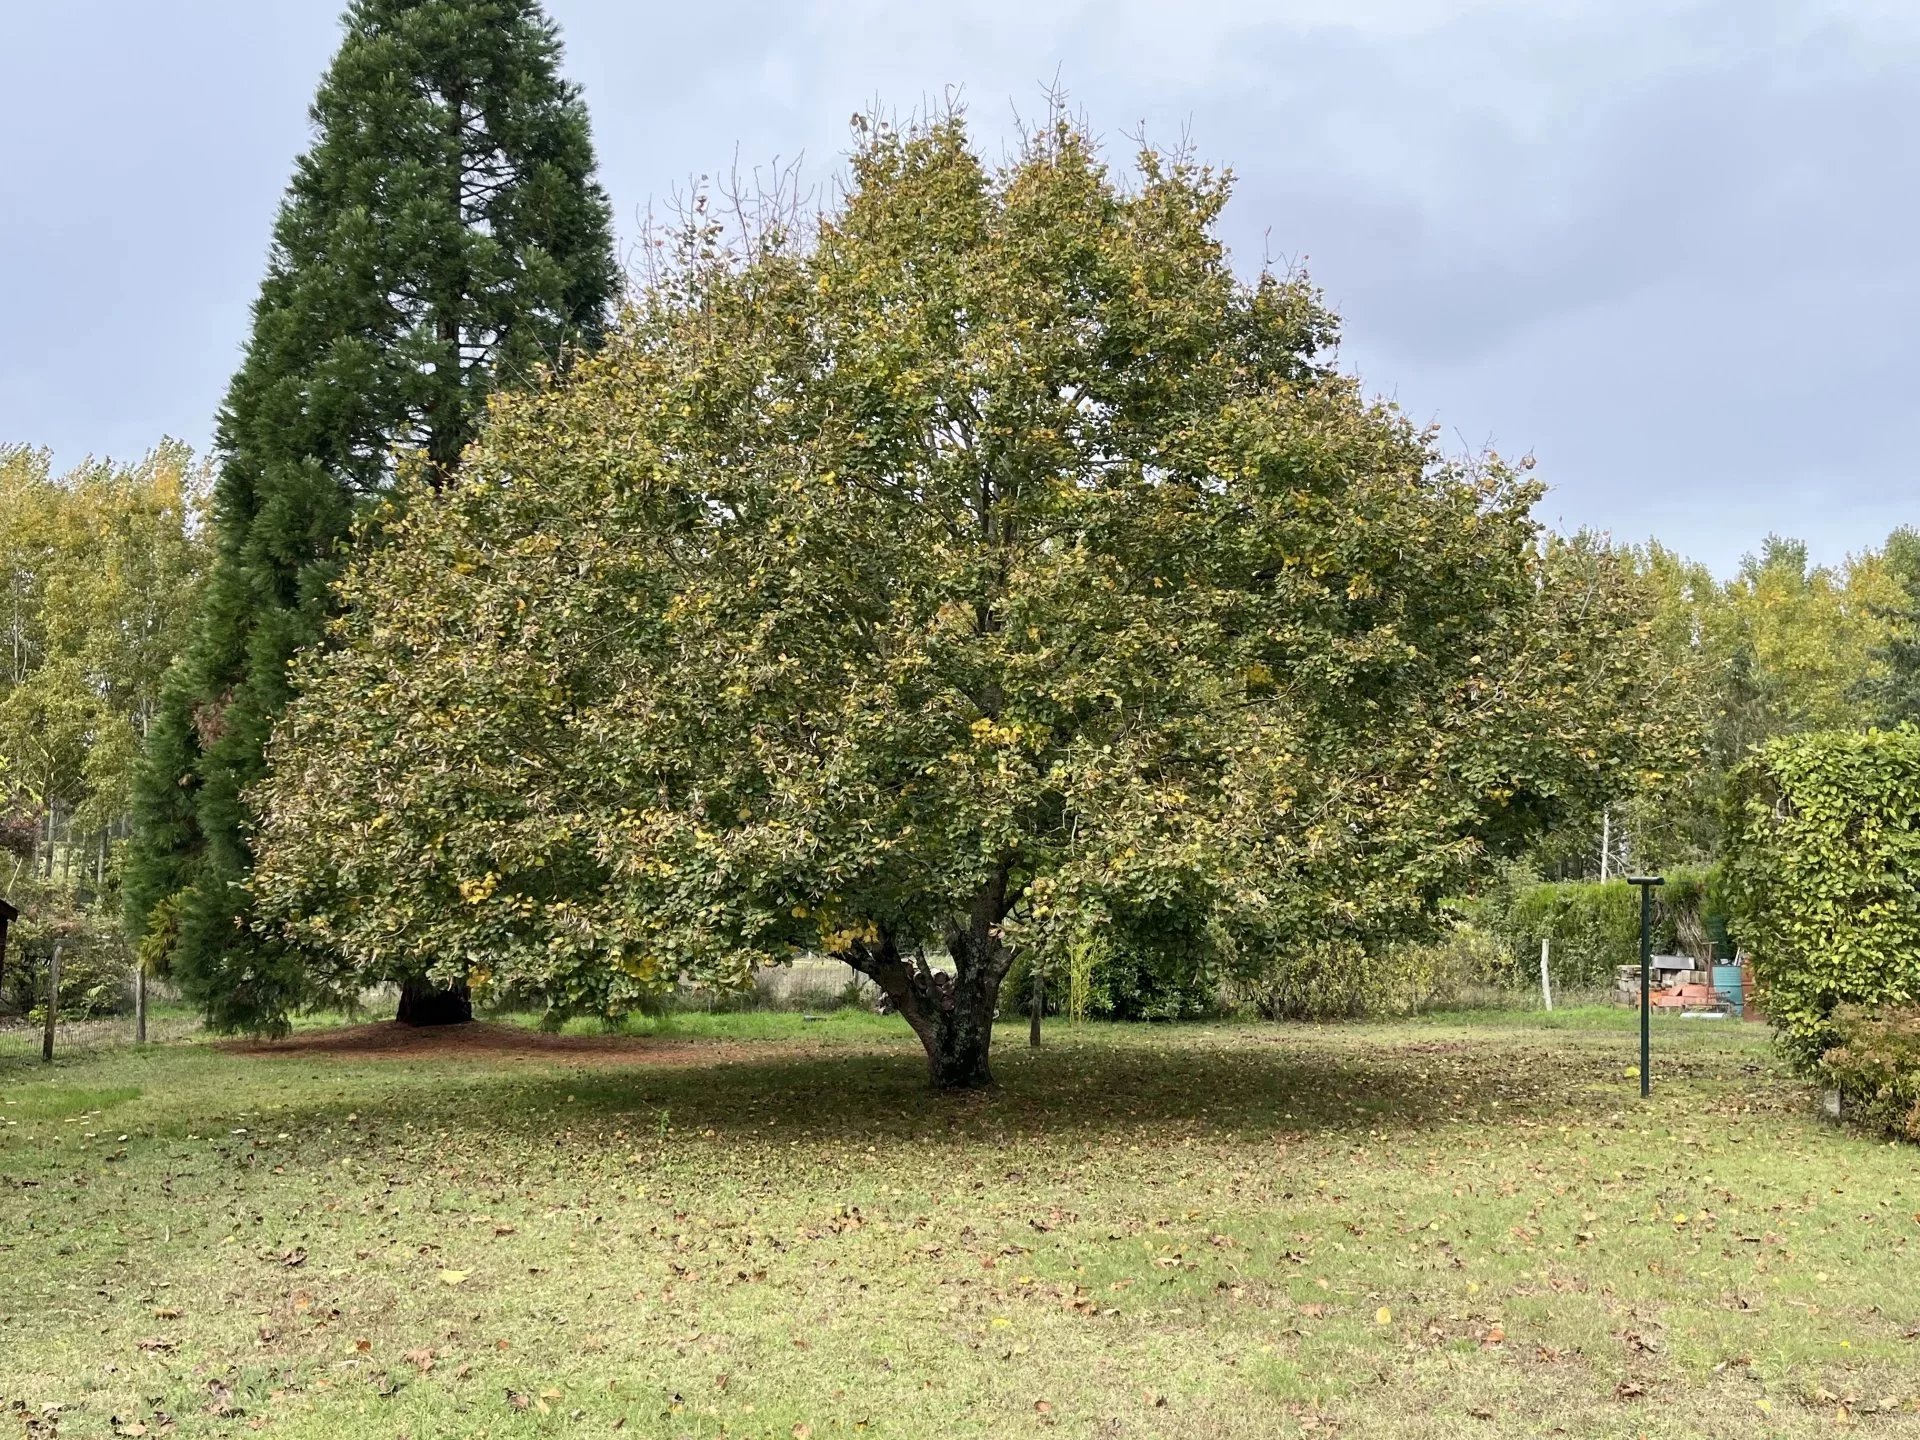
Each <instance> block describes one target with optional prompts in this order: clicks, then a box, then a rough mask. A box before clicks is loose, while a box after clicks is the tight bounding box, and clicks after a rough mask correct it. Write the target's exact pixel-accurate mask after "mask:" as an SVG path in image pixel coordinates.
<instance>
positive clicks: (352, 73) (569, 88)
mask: <svg viewBox="0 0 1920 1440" xmlns="http://www.w3.org/2000/svg"><path fill="white" fill-rule="evenodd" d="M344 28H345V37H344V39H343V41H342V43H341V46H340V49H339V51H338V53H337V54H336V55H335V57H334V59H333V63H332V65H331V68H330V69H329V70H328V72H327V75H326V78H325V79H324V81H323V82H322V83H321V86H320V89H319V93H318V95H317V96H316V98H315V100H314V102H313V106H312V110H311V119H312V124H313V130H314V139H313V144H312V148H311V149H309V150H308V151H307V152H306V154H304V155H303V156H301V157H300V159H299V161H298V162H297V164H296V166H295V169H294V174H293V179H292V181H291V183H290V184H289V186H288V188H287V192H286V195H285V197H284V199H283V200H282V203H281V206H280V211H279V216H278V219H277V221H276V222H275V225H274V232H273V245H272V250H271V254H270V258H269V261H268V266H267V274H266V278H265V279H264V281H263V282H262V284H261V287H260V293H259V297H258V299H257V300H256V301H255V303H254V307H253V328H252V334H251V337H250V339H249V341H248V344H247V348H246V353H245V357H244V359H243V361H242V363H241V366H240V369H239V371H238V372H237V373H236V374H235V375H234V377H233V380H232V382H231V385H230V388H229V389H228V392H227V396H226V401H225V404H224V406H223V408H222V410H221V414H220V420H219V428H218V437H217V443H218V452H219V459H220V473H219V477H218V480H217V483H216V487H215V495H214V517H215V522H216V525H217V530H218V551H217V555H216V560H215V565H214V569H213V573H212V576H211V580H210V583H209V587H208V595H207V599H206V604H205V610H204V613H203V615H202V617H201V620H200V624H199V628H198V633H197V635H196V636H195V638H194V641H193V643H192V645H191V646H190V648H189V650H188V652H187V653H186V654H185V655H184V656H183V657H182V660H181V662H180V664H179V665H178V666H177V667H176V669H175V671H174V673H173V674H172V676H171V678H170V681H169V684H168V686H167V690H166V696H165V702H164V705H163V708H162V712H161V714H160V715H159V717H158V719H157V722H156V724H155V726H154V729H153V732H152V734H151V736H150V739H149V745H148V749H147V755H146V763H145V766H144V770H143V774H142V777H141V783H140V784H139V786H138V793H137V795H136V805H135V813H136V821H137V825H138V830H137V834H136V837H135V843H134V847H133V853H132V855H131V857H130V863H129V869H128V876H127V885H126V895H127V904H128V910H129V921H130V924H131V927H132V928H133V930H134V931H135V933H136V934H142V933H144V932H145V931H146V930H147V928H148V926H149V924H150V922H155V921H156V920H157V921H158V922H159V923H164V925H165V926H166V927H167V928H168V930H169V931H170V932H171V933H173V934H174V935H175V937H176V938H175V940H174V943H173V944H172V946H171V947H170V964H171V973H172V975H173V976H174V978H175V979H176V980H177V981H178V982H179V983H180V984H181V986H182V988H183V989H184V990H185V991H186V993H188V994H189V995H190V996H191V997H193V998H194V999H195V1000H196V1001H198V1002H199V1003H200V1004H201V1005H202V1006H203V1007H204V1009H205V1011H206V1014H207V1018H208V1020H209V1022H210V1023H211V1024H212V1025H213V1026H215V1027H216V1028H219V1029H227V1030H232V1029H249V1030H255V1031H275V1030H279V1029H283V1028H284V1027H285V1024H286V1019H287V1016H288V1014H289V1012H290V1010H291V1009H292V1008H293V1007H294V1006H295V1005H297V1004H298V1003H299V1001H300V1000H301V998H302V997H303V995H304V994H305V993H306V985H305V975H304V962H303V958H302V956H301V955H300V954H299V953H298V952H297V951H295V950H292V949H289V948H288V947H287V946H286V944H285V943H284V942H283V941H281V940H278V939H276V938H275V937H274V936H273V935H271V934H269V933H267V932H266V931H265V930H263V929H261V928H260V927H258V926H256V925H255V924H254V921H253V914H252V899H251V890H250V880H251V872H252V866H253V856H252V841H251V820H252V817H251V815H250V813H249V805H248V799H247V791H248V788H249V787H250V786H252V785H253V784H254V783H255V782H256V781H257V780H258V779H259V778H260V777H261V776H262V774H263V773H264V769H265V762H264V758H263V757H264V751H265V747H266V744H267V741H268V739H269V736H270V734H271V732H272V730H273V727H274V723H275V720H276V718H277V717H278V716H279V714H280V712H281V710H282V709H283V707H284V706H285V705H286V703H287V701H288V699H289V698H290V694H291V689H290V683H289V672H288V666H289V662H290V661H291V660H292V659H293V658H294V657H295V656H296V655H297V654H299V653H300V652H301V651H303V650H307V649H309V648H311V647H313V646H315V645H316V644H318V643H319V642H320V640H321V637H322V634H323V630H324V627H325V623H326V620H327V617H328V614H329V611H330V609H331V608H332V599H331V589H332V585H333V582H334V580H335V578H336V576H337V574H338V572H339V569H340V566H341V564H342V561H343V558H344V554H345V552H346V550H347V548H348V543H349V540H350V537H351V535H352V533H353V531H354V528H355V526H356V523H357V522H360V521H362V520H363V519H364V518H365V512H367V511H369V510H370V508H371V507H373V506H374V505H375V504H376V503H377V502H378V501H379V500H380V499H381V498H382V497H384V496H386V495H387V494H388V493H389V491H390V489H391V488H392V486H393V485H394V483H395V481H396V478H397V475H398V474H399V473H400V472H402V471H405V470H408V469H410V468H417V469H418V470H419V471H420V472H422V473H423V474H424V475H425V477H426V479H427V481H428V483H429V484H432V485H436V486H438V485H445V484H446V483H448V482H449V481H450V480H451V479H452V477H453V475H454V473H455V472H456V470H457V467H458V466H459V464H460V457H461V453H462V451H463V450H464V448H465V447H466V445H467V444H468V443H469V441H471V440H472V439H473V437H474V435H475V433H476V430H477V428H478V425H479V422H480V419H481V417H482V415H483V413H484V411H485V408H486V404H487V397H488V395H489V394H490V393H491V392H493V391H494V390H496V389H498V388H501V387H513V386H524V385H533V384H537V383H539V380H540V377H542V376H543V375H544V374H546V373H550V372H552V371H555V370H558V369H560V368H562V367H564V366H565V365H566V364H567V361H568V357H569V356H570V355H572V354H573V353H575V352H577V351H579V350H581V349H587V348H592V347H594V346H596V345H597V344H598V342H599V340H600V337H601V331H602V327H603V325H604V323H605V318H606V313H607V309H608V303H609V299H610V297H611V295H612V292H613V289H614V285H615V264H614V258H613V247H612V238H611V232H612V226H611V216H610V210H609V206H608V203H607V199H606V195H605V193H604V192H603V191H602V190H601V188H600V187H599V185H598V184H597V183H596V181H595V179H594V155H593V148H592V142H591V138H590V135H589V128H588V120H587V111H586V107H585V105H584V103H583V102H582V100H581V96H580V92H579V89H578V87H577V86H575V85H573V84H570V83H569V82H567V81H565V80H563V79H562V78H561V76H560V74H559V66H560V59H561V46H560V41H559V36H558V33H557V31H556V29H555V27H554V25H553V24H552V22H551V21H550V20H548V19H547V17H546V16H545V14H544V13H543V11H542V9H541V6H540V5H539V4H538V3H537V0H356V3H354V4H353V5H352V6H351V7H350V8H349V9H348V11H347V13H346V17H345V21H344ZM371 528H372V527H369V533H370V534H371ZM376 538H377V537H376ZM156 912H158V914H157V916H156ZM401 981H402V999H401V1005H400V1018H401V1019H403V1020H409V1021H413V1022H416V1023H437V1022H444V1021H452V1020H460V1019H466V1018H469V1016H470V1014H471V1008H470V1004H469V1002H468V999H467V993H466V988H465V986H464V984H461V983H460V982H459V981H458V979H457V977H456V978H455V979H454V980H453V981H452V983H450V984H448V983H442V984H441V985H438V986H435V985H430V984H429V983H428V982H427V981H426V980H425V978H424V976H421V977H401Z"/></svg>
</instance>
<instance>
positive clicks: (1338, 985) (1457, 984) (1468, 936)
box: [1235, 924, 1499, 1020]
mask: <svg viewBox="0 0 1920 1440" xmlns="http://www.w3.org/2000/svg"><path fill="white" fill-rule="evenodd" d="M1498 961H1499V950H1498V946H1497V944H1496V942H1495V941H1494V940H1493V938H1492V937H1491V936H1489V935H1487V934H1486V933H1485V932H1484V931H1481V930H1479V929H1477V928H1475V927H1474V926H1472V925H1466V924H1461V925H1456V926H1454V927H1453V928H1451V929H1450V930H1448V931H1446V932H1444V933H1443V934H1442V935H1441V936H1440V937H1439V938H1438V939H1436V940H1433V941H1430V942H1424V943H1423V942H1405V943H1402V944H1398V945H1392V946H1387V947H1384V948H1381V949H1377V950H1368V949H1366V948H1363V947H1361V946H1359V945H1353V944H1339V943H1330V944H1321V945H1309V946H1302V947H1300V948H1299V949H1298V950H1295V951H1293V952H1291V953H1290V954H1289V955H1288V956H1286V957H1285V958H1284V960H1281V961H1278V962H1276V963H1274V964H1272V965H1271V966H1269V967H1268V969H1267V970H1266V971H1265V972H1264V973H1262V974H1260V975H1258V976H1257V977H1255V978H1252V979H1249V980H1243V981H1242V982H1240V984H1239V985H1237V986H1236V987H1235V992H1236V994H1237V996H1238V998H1240V999H1242V1000H1244V1001H1245V1003H1247V1004H1250V1005H1251V1006H1252V1007H1253V1008H1254V1010H1255V1011H1256V1012H1257V1013H1258V1014H1260V1015H1261V1016H1262V1017H1263V1018H1265V1019H1268V1020H1357V1019H1361V1018H1363V1017H1366V1016H1381V1015H1408V1014H1414V1013H1417V1012H1419V1011H1423V1010H1431V1009H1435V1008H1438V1007H1444V1006H1446V1005H1451V1004H1454V1003H1456V1002H1457V1001H1458V1000H1459V998H1460V995H1461V993H1462V991H1464V990H1465V989H1466V988H1467V987H1468V986H1469V985H1472V984H1474V983H1475V982H1476V981H1484V980H1485V979H1487V978H1488V977H1489V975H1490V973H1491V972H1492V970H1493V969H1494V968H1495V967H1497V965H1498Z"/></svg>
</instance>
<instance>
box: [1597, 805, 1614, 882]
mask: <svg viewBox="0 0 1920 1440" xmlns="http://www.w3.org/2000/svg"><path fill="white" fill-rule="evenodd" d="M1612 860H1613V808H1612V807H1611V806H1604V807H1602V809H1601V811H1600V878H1601V879H1602V880H1605V879H1606V878H1607V867H1608V865H1609V864H1610V863H1611V861H1612Z"/></svg>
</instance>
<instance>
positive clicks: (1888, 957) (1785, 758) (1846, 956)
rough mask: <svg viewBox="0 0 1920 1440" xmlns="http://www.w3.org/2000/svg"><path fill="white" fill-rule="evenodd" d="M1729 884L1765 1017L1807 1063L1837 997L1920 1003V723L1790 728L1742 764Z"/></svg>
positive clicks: (1820, 1048)
mask: <svg viewBox="0 0 1920 1440" xmlns="http://www.w3.org/2000/svg"><path fill="white" fill-rule="evenodd" d="M1732 805H1733V809H1732V812H1731V813H1730V815H1729V822H1730V823H1729V825H1728V827H1727V828H1728V843H1729V855H1728V863H1727V871H1728V891H1729V895H1730V898H1731V900H1732V903H1733V907H1734V912H1735V915H1736V917H1737V918H1738V921H1739V926H1740V934H1741V937H1742V940H1743V942H1744V943H1745V944H1746V946H1747V947H1748V948H1749V950H1750V951H1751V952H1752V958H1753V961H1754V964H1755V968H1756V971H1757V976H1758V979H1759V981H1760V985H1761V990H1762V994H1763V996H1764V997H1765V1003H1766V1006H1767V1011H1768V1014H1769V1015H1770V1016H1771V1018H1772V1020H1773V1022H1774V1025H1775V1027H1776V1029H1777V1031H1778V1033H1779V1035H1780V1038H1781V1040H1782V1043H1783V1044H1784V1045H1785V1046H1786V1048H1787V1050H1788V1052H1789V1053H1790V1054H1791V1055H1792V1056H1793V1057H1794V1059H1795V1060H1796V1061H1797V1062H1798V1063H1800V1064H1801V1065H1802V1066H1803V1067H1805V1068H1808V1069H1812V1068H1814V1067H1815V1066H1816V1065H1817V1064H1818V1063H1819V1061H1820V1057H1821V1056H1822V1055H1823V1054H1824V1053H1825V1052H1827V1051H1828V1050H1830V1049H1832V1048H1833V1047H1835V1046H1836V1045H1838V1044H1840V1043H1841V1042H1842V1039H1843V1036H1842V1034H1841V1030H1840V1028H1839V1026H1838V1025H1837V1023H1836V1019H1835V1017H1836V1013H1837V1012H1838V1010H1839V1008H1840V1007H1841V1006H1843V1005H1849V1004H1853V1005H1865V1006H1873V1007H1891V1008H1897V1007H1901V1006H1910V1005H1914V1004H1916V1003H1920V730H1916V729H1913V728H1910V727H1902V728H1901V729H1899V730H1867V731H1861V732H1833V733H1828V734H1813V735H1795V736H1788V737H1784V738H1781V739H1777V740H1773V741H1770V742H1769V743H1768V744H1767V745H1765V746H1764V747H1763V748H1762V749H1761V750H1760V751H1759V752H1758V753H1757V754H1756V755H1755V756H1754V757H1753V758H1752V759H1751V760H1749V761H1748V762H1747V763H1746V764H1745V765H1744V766H1742V767H1741V769H1740V770H1739V771H1738V772H1736V776H1735V790H1734V795H1733V801H1732Z"/></svg>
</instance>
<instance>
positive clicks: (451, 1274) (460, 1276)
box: [440, 1270, 467, 1285]
mask: <svg viewBox="0 0 1920 1440" xmlns="http://www.w3.org/2000/svg"><path fill="white" fill-rule="evenodd" d="M466 1278H467V1272H466V1271H464V1270H442V1271H441V1272H440V1283H441V1284H442V1285H459V1284H462V1283H464V1282H465V1280H466Z"/></svg>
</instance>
